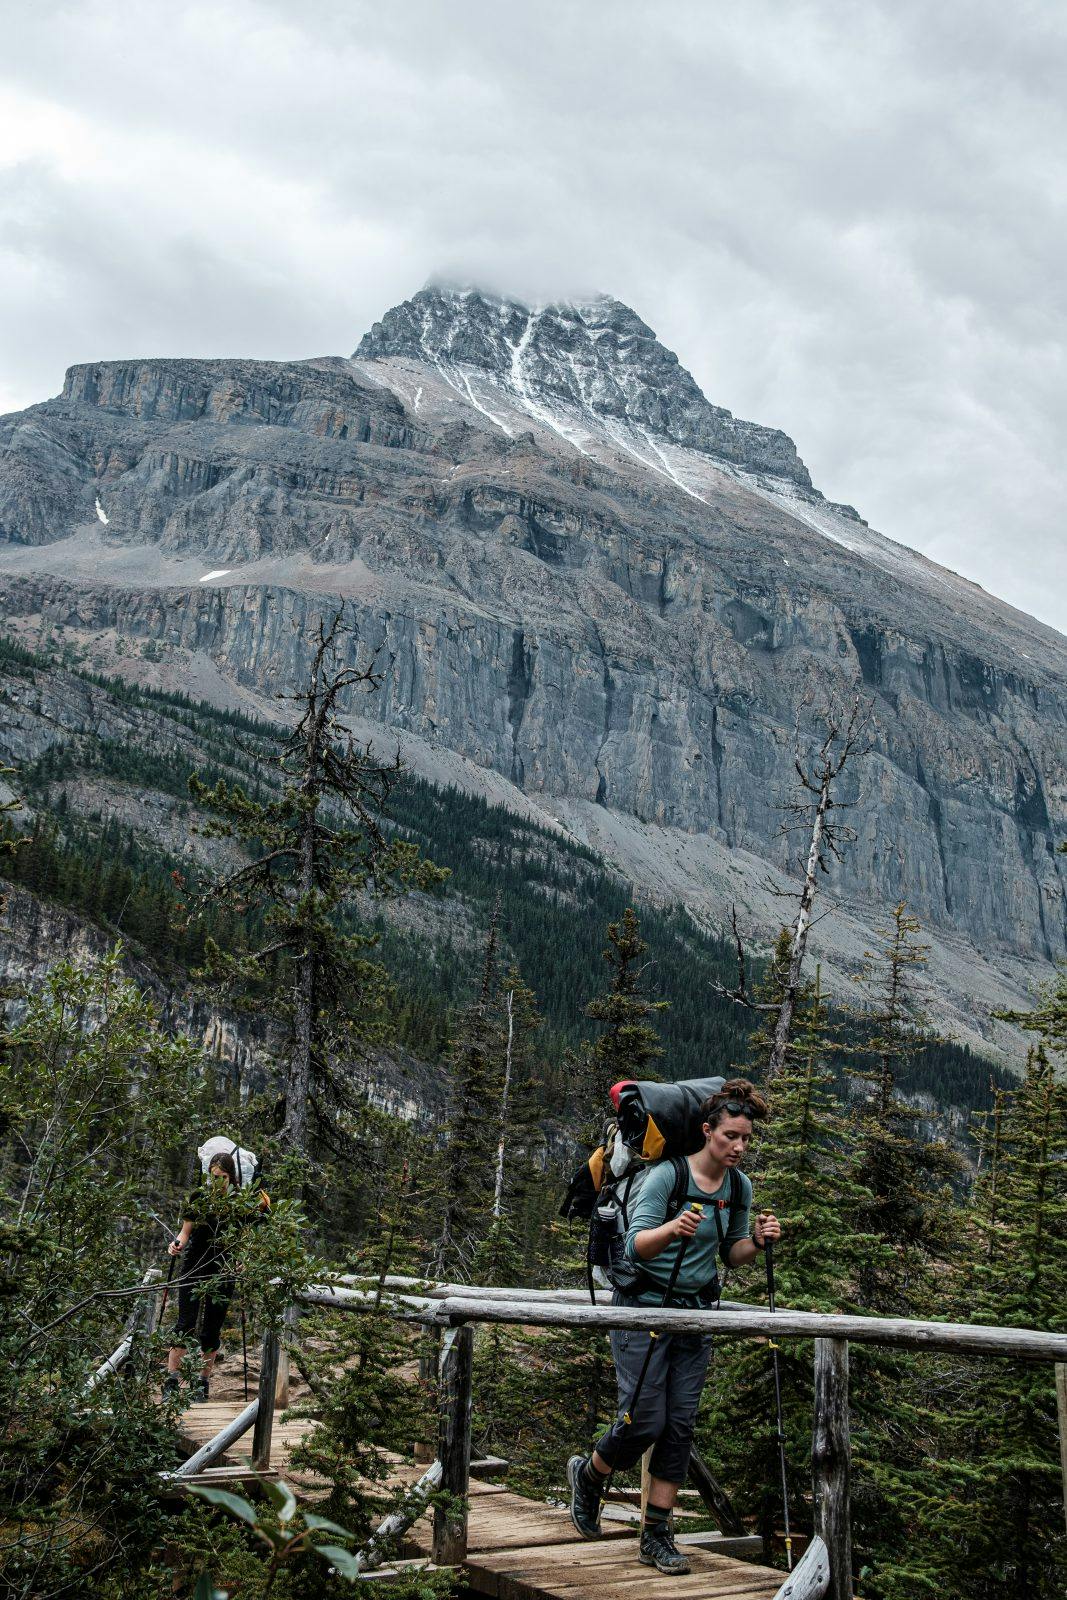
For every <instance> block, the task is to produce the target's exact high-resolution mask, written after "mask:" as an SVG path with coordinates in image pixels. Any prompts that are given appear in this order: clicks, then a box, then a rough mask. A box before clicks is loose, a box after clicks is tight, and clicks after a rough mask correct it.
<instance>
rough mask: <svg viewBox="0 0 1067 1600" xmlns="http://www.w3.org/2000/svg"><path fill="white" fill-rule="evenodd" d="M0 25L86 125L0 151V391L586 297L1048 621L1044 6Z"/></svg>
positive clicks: (327, 12)
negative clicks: (132, 357)
mask: <svg viewBox="0 0 1067 1600" xmlns="http://www.w3.org/2000/svg"><path fill="white" fill-rule="evenodd" d="M22 23H23V25H22V26H21V27H20V30H19V38H18V40H17V41H16V40H14V39H12V40H9V49H8V53H7V59H6V62H5V64H4V66H3V68H2V69H0V70H2V71H3V72H4V73H5V74H6V77H7V81H8V83H9V84H10V85H11V86H12V87H13V88H14V89H15V91H16V92H17V93H19V94H20V95H22V96H23V97H29V98H30V99H31V100H33V101H35V102H36V103H37V104H38V105H39V106H40V107H43V108H44V114H45V117H46V119H47V114H48V112H49V109H50V108H51V109H53V110H54V111H55V114H56V116H57V119H58V118H59V117H60V116H61V115H62V114H73V115H75V116H76V117H77V118H78V119H79V125H80V127H81V128H82V129H83V130H84V134H85V139H84V141H83V143H84V150H83V152H82V153H81V154H80V155H78V154H77V152H76V153H75V156H76V158H72V159H70V160H68V161H65V160H64V158H63V155H62V154H60V155H57V154H56V153H55V152H54V151H50V150H44V151H42V152H38V153H36V154H34V153H33V152H31V154H30V155H29V156H27V157H25V158H24V159H23V162H22V164H21V166H16V167H15V168H14V169H13V170H10V171H8V172H7V173H6V174H0V266H2V269H3V271H4V275H5V281H6V283H7V284H8V287H9V292H8V293H6V294H5V296H4V302H3V305H4V309H3V310H0V319H2V321H0V338H2V340H3V366H2V369H0V385H2V386H3V396H4V400H5V401H6V403H7V404H9V405H14V404H26V403H29V402H30V401H32V400H34V399H37V398H41V397H43V396H44V395H45V394H47V393H50V392H54V390H55V389H56V387H57V386H58V381H59V376H60V373H61V369H62V367H63V366H64V365H66V364H67V363H68V362H70V361H73V360H77V359H88V358H91V357H101V356H108V355H120V354H129V353H132V352H143V353H162V352H168V353H173V352H176V351H187V352H189V353H236V352H238V351H240V352H241V353H249V354H259V355H263V356H282V355H293V354H299V353H309V354H310V353H321V352H323V351H326V350H333V351H348V350H350V349H352V348H353V347H354V345H355V343H356V342H357V340H358V337H359V335H360V333H361V332H362V331H363V330H364V328H365V327H366V326H368V325H369V323H370V322H371V321H373V320H374V319H375V318H376V317H377V316H378V315H379V314H380V313H381V311H382V310H384V309H385V307H386V306H387V305H388V304H391V303H393V302H395V301H396V300H398V299H401V298H403V297H404V296H406V295H407V294H409V293H411V292H412V291H413V290H414V289H415V288H417V287H418V286H419V285H420V284H421V283H422V282H424V281H425V280H426V279H427V278H428V277H430V276H433V275H435V274H442V275H447V276H449V277H452V278H458V279H464V280H473V281H480V282H483V283H486V284H488V285H489V286H491V287H497V288H500V289H505V290H509V291H511V292H516V293H519V294H524V295H527V296H530V297H537V298H551V297H559V296H564V295H567V294H580V293H587V292H589V291H590V290H593V289H606V290H609V291H610V292H612V293H614V294H616V295H618V296H619V297H620V298H622V299H624V300H628V301H629V302H630V303H632V304H633V305H634V306H635V308H636V309H637V310H638V312H639V313H640V314H641V315H642V316H643V317H644V318H645V319H646V320H647V321H648V322H649V323H651V325H652V326H653V327H654V328H655V329H656V331H657V332H658V333H659V334H660V336H661V337H662V338H663V339H664V340H665V342H666V343H668V344H669V345H671V346H672V347H673V348H674V349H675V350H677V352H678V354H679V356H680V357H681V359H682V360H683V361H684V362H685V364H686V365H687V366H689V367H690V368H691V369H692V370H693V372H694V373H695V375H696V377H697V379H698V381H700V383H701V384H702V386H703V387H704V388H705V390H706V391H707V393H708V394H709V396H710V398H712V399H713V400H714V401H716V402H717V403H719V404H723V405H727V406H729V407H730V408H731V409H733V410H734V411H735V412H737V413H738V414H739V415H742V416H748V417H752V418H755V419H758V420H759V421H762V422H766V423H770V424H773V425H776V426H779V427H782V428H785V429H786V430H787V431H788V432H789V433H790V434H791V435H792V436H793V437H794V438H795V439H796V440H797V443H798V446H799V448H800V451H801V454H802V455H803V457H804V459H805V460H806V461H807V463H808V465H809V467H810V468H811V471H812V475H813V477H814V479H815V481H816V483H817V484H818V485H819V486H820V487H821V488H822V489H823V490H824V491H825V492H826V493H827V494H829V495H831V496H833V497H835V498H842V499H846V500H851V501H852V502H853V503H854V504H856V505H857V506H858V508H859V509H860V511H861V512H862V514H863V515H865V516H867V517H868V518H869V519H870V520H871V521H872V522H873V523H874V524H875V525H876V526H878V527H880V528H882V529H883V530H884V531H885V532H887V533H889V534H891V535H892V536H893V537H895V538H898V539H901V540H903V541H905V542H908V543H911V544H914V545H916V546H917V547H918V548H921V549H924V550H926V551H927V552H928V553H930V554H931V555H934V556H935V557H936V558H937V559H939V560H942V561H944V562H945V563H946V564H947V565H950V566H953V567H955V568H956V569H957V570H960V571H962V572H964V573H966V574H967V575H968V576H971V577H973V578H975V579H976V580H977V581H979V582H981V583H983V584H984V585H985V586H986V587H987V588H990V589H993V590H994V591H996V592H998V593H1000V594H1002V595H1004V597H1005V598H1007V599H1009V600H1011V601H1012V602H1013V603H1015V604H1018V605H1020V606H1022V607H1024V608H1025V609H1029V610H1032V611H1034V612H1035V613H1036V614H1038V615H1040V616H1042V617H1043V618H1044V619H1045V620H1048V621H1053V622H1057V621H1058V622H1060V623H1061V625H1062V622H1063V619H1064V609H1065V608H1064V600H1065V593H1064V586H1063V579H1062V576H1061V575H1060V574H1058V573H1057V571H1056V560H1057V556H1058V555H1059V552H1060V547H1061V543H1062V539H1061V534H1060V518H1061V511H1060V507H1061V506H1062V504H1063V503H1064V500H1065V497H1067V468H1065V466H1064V464H1063V460H1062V451H1061V447H1060V443H1059V441H1060V440H1061V439H1062V436H1063V424H1064V421H1065V411H1067V405H1065V400H1064V395H1065V382H1064V378H1065V372H1064V368H1065V365H1067V354H1065V343H1067V341H1065V334H1064V326H1065V309H1064V287H1063V282H1062V270H1061V267H1060V263H1061V262H1062V260H1063V258H1064V254H1065V245H1067V238H1065V234H1067V223H1065V220H1064V214H1063V208H1062V194H1063V192H1064V172H1063V152H1064V149H1065V148H1067V141H1065V138H1064V135H1065V132H1067V129H1065V126H1064V124H1065V120H1067V117H1065V112H1064V107H1063V104H1062V95H1061V92H1060V91H1061V86H1062V82H1063V81H1064V68H1065V66H1067V14H1065V13H1064V11H1063V9H1062V7H1060V6H1059V5H1058V3H1057V0H1043V3H1037V0H1029V3H1023V4H1021V5H1019V6H1016V7H1013V8H1010V9H1005V8H1004V7H1003V6H1002V5H993V4H990V3H988V0H949V3H947V4H944V5H941V6H937V7H930V6H929V5H926V4H920V3H918V0H869V3H866V4H855V3H854V0H853V3H846V0H838V3H835V0H808V3H798V4H793V5H790V6H789V7H783V6H781V5H780V4H775V3H772V0H751V3H749V4H747V5H746V6H744V7H736V6H727V5H725V4H723V5H716V4H708V3H706V0H689V3H681V0H676V3H674V4H671V5H661V6H649V5H648V4H647V3H637V0H630V3H616V4H611V3H608V0H583V4H582V5H580V6H575V5H573V4H570V3H563V0H543V3H541V4H536V5H534V4H530V3H521V4H516V5H513V6H510V7H507V8H502V7H500V6H499V4H492V5H491V4H488V3H486V0H465V3H463V4H461V5H444V4H440V3H438V0H405V3H401V4H398V5H395V6H391V7H382V6H381V5H380V4H370V3H366V0H359V3H356V4H351V3H348V0H305V3H304V4H302V5H301V6H300V7H299V8H294V7H293V6H292V5H291V4H289V3H288V0H276V3H271V0H221V3H217V4H215V5H212V6H208V5H203V4H192V5H188V6H183V7H177V8H172V9H171V10H164V8H162V7H158V8H157V7H151V6H150V7H145V6H142V5H138V4H135V3H133V0H112V3H110V4H103V3H99V0H89V3H83V4H80V5H78V6H69V5H57V4H50V3H48V0H44V3H38V4H37V5H36V6H35V7H34V8H32V10H30V9H27V11H26V13H25V16H24V18H23V19H22ZM57 40H58V41H59V43H58V45H57ZM0 160H2V157H0ZM1062 565H1063V563H1062V560H1061V561H1060V566H1061V567H1062ZM1057 582H1058V584H1059V587H1057Z"/></svg>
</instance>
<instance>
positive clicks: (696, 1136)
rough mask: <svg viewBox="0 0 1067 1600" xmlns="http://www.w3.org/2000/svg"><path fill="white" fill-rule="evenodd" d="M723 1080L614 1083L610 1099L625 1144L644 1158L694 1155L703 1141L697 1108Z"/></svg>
mask: <svg viewBox="0 0 1067 1600" xmlns="http://www.w3.org/2000/svg"><path fill="white" fill-rule="evenodd" d="M725 1082H726V1079H725V1078H683V1079H682V1080H681V1081H680V1082H679V1083H637V1082H635V1081H634V1080H633V1079H630V1080H627V1081H623V1082H621V1083H617V1084H615V1086H614V1087H613V1088H612V1090H611V1099H612V1103H613V1104H614V1106H615V1109H616V1111H617V1112H618V1119H619V1132H620V1133H621V1134H622V1137H623V1141H624V1143H625V1144H627V1145H628V1146H629V1147H630V1149H631V1150H635V1151H636V1152H637V1154H638V1155H640V1156H643V1157H644V1158H645V1160H646V1161H658V1160H659V1159H660V1157H661V1156H691V1155H695V1153H696V1152H697V1151H698V1150H699V1149H700V1147H701V1145H702V1144H703V1143H704V1131H703V1128H704V1124H703V1119H702V1117H701V1115H700V1108H701V1106H702V1105H703V1104H704V1101H705V1100H706V1099H707V1098H708V1096H709V1095H712V1094H718V1093H719V1091H720V1090H721V1089H722V1087H723V1085H724V1084H725Z"/></svg>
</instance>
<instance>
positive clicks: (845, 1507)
mask: <svg viewBox="0 0 1067 1600" xmlns="http://www.w3.org/2000/svg"><path fill="white" fill-rule="evenodd" d="M851 1465H852V1446H851V1441H850V1438H849V1427H848V1344H847V1343H846V1341H845V1340H844V1339H816V1341H815V1425H814V1430H813V1433H812V1441H811V1467H812V1485H813V1489H814V1498H815V1531H816V1533H817V1534H818V1535H819V1537H820V1538H821V1539H822V1541H823V1543H824V1545H825V1546H826V1551H827V1559H828V1562H829V1569H830V1575H829V1587H828V1588H827V1590H826V1593H827V1595H828V1596H829V1597H830V1600H852V1534H851V1529H850V1525H849V1477H850V1473H851Z"/></svg>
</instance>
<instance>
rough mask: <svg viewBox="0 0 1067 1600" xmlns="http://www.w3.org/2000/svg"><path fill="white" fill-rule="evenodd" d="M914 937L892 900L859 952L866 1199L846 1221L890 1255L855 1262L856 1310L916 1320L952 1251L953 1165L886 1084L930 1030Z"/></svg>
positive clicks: (922, 956)
mask: <svg viewBox="0 0 1067 1600" xmlns="http://www.w3.org/2000/svg"><path fill="white" fill-rule="evenodd" d="M919 931H920V925H919V922H918V920H917V918H915V917H914V916H912V915H911V914H910V913H909V911H908V909H907V906H906V904H905V903H904V902H903V901H901V902H900V903H899V904H898V905H896V906H895V907H894V909H893V914H892V921H891V923H890V924H889V925H888V926H887V927H885V928H882V929H880V930H879V937H880V948H879V949H878V950H876V951H867V952H866V953H865V962H866V968H865V973H864V981H865V983H866V985H867V988H868V991H869V993H870V994H871V996H872V1004H871V1005H870V1006H869V1008H868V1009H867V1010H866V1011H864V1012H863V1013H861V1019H860V1020H861V1024H862V1026H863V1028H864V1029H865V1031H866V1038H865V1039H864V1041H863V1044H862V1050H863V1053H864V1054H865V1055H866V1056H867V1057H869V1058H870V1059H871V1060H872V1062H873V1066H872V1067H871V1068H870V1069H869V1070H866V1071H863V1072H860V1071H856V1072H854V1073H853V1077H854V1078H856V1079H857V1080H858V1081H860V1082H862V1083H864V1084H866V1085H867V1088H866V1091H865V1093H864V1096H863V1103H862V1109H861V1113H860V1119H859V1141H858V1146H857V1153H856V1167H855V1178H856V1181H857V1182H858V1183H859V1184H861V1185H862V1186H864V1187H865V1188H866V1189H867V1190H868V1191H869V1192H870V1196H871V1198H870V1200H869V1201H868V1202H867V1203H866V1204H865V1205H863V1206H862V1207H861V1208H860V1210H859V1212H858V1214H857V1217H856V1221H857V1225H858V1227H859V1229H860V1231H861V1232H864V1233H870V1234H874V1235H875V1236H876V1237H878V1238H879V1239H881V1240H882V1241H883V1243H884V1244H886V1245H889V1246H891V1248H892V1251H893V1255H892V1256H887V1255H885V1254H880V1255H872V1256H871V1257H870V1259H869V1260H868V1261H867V1262H866V1263H865V1264H864V1267H863V1269H862V1271H861V1273H860V1279H859V1285H858V1299H859V1302H860V1305H861V1306H862V1308H863V1309H864V1310H866V1311H873V1312H878V1313H880V1314H882V1315H894V1314H896V1315H908V1314H916V1308H917V1306H918V1304H919V1303H920V1302H921V1299H922V1294H923V1287H924V1279H925V1277H926V1274H927V1273H928V1272H929V1270H930V1267H931V1265H932V1264H933V1263H934V1262H945V1261H947V1260H949V1259H950V1258H951V1257H952V1255H953V1254H954V1252H955V1246H956V1227H955V1225H954V1222H953V1220H952V1212H953V1195H952V1191H951V1187H950V1185H951V1180H952V1179H953V1178H954V1177H955V1176H956V1175H957V1174H958V1173H959V1172H960V1170H961V1168H962V1160H961V1158H960V1156H959V1155H957V1153H956V1152H955V1151H954V1150H952V1149H951V1148H950V1146H948V1145H947V1144H946V1143H945V1141H944V1140H942V1139H935V1140H925V1139H923V1138H922V1137H920V1135H919V1134H918V1133H917V1132H916V1123H917V1121H918V1113H917V1112H916V1110H915V1109H914V1107H912V1106H909V1105H908V1104H907V1103H906V1102H905V1101H904V1100H903V1099H902V1098H901V1097H900V1095H899V1094H898V1093H897V1088H896V1084H897V1077H898V1075H899V1073H900V1070H901V1067H902V1066H903V1065H904V1064H905V1063H906V1062H907V1061H909V1060H910V1059H911V1057H912V1056H913V1055H914V1054H915V1053H916V1052H917V1051H918V1050H919V1049H921V1048H922V1045H923V1040H924V1036H926V1035H928V1033H929V1031H930V1028H929V1023H928V1020H927V1017H926V1014H925V1010H924V1006H923V999H922V993H921V989H920V984H919V975H920V974H921V971H922V969H923V968H924V966H925V964H926V957H927V954H928V951H929V946H928V945H924V944H922V943H920V942H919V941H918V938H917V935H918V933H919Z"/></svg>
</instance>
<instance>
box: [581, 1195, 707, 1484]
mask: <svg viewBox="0 0 1067 1600" xmlns="http://www.w3.org/2000/svg"><path fill="white" fill-rule="evenodd" d="M689 1210H690V1211H695V1212H696V1213H697V1215H698V1216H701V1215H702V1214H703V1211H704V1207H703V1206H702V1205H701V1204H700V1203H699V1202H698V1201H695V1200H694V1201H693V1203H692V1204H691V1205H690V1207H689ZM690 1242H691V1241H690V1239H688V1238H686V1239H683V1240H682V1244H681V1249H680V1250H679V1251H678V1257H677V1259H676V1261H675V1263H674V1266H673V1267H672V1268H671V1275H670V1277H669V1278H668V1279H667V1287H666V1289H665V1290H664V1291H663V1299H662V1300H661V1301H660V1303H659V1304H660V1310H663V1309H664V1308H665V1307H666V1306H668V1305H670V1302H671V1295H672V1294H673V1293H674V1286H675V1284H676V1283H677V1282H678V1274H679V1272H680V1271H681V1270H682V1262H683V1261H684V1260H685V1253H686V1251H687V1250H688V1249H689V1245H690ZM659 1337H660V1335H659V1334H658V1333H656V1332H655V1330H654V1329H651V1328H650V1329H649V1334H648V1349H647V1350H646V1351H645V1359H644V1361H643V1362H642V1363H641V1371H640V1372H639V1373H638V1375H637V1382H636V1383H635V1384H634V1392H633V1394H632V1395H631V1396H630V1399H629V1402H628V1404H627V1406H626V1410H625V1411H624V1412H623V1414H622V1433H621V1434H620V1435H619V1442H621V1440H623V1439H624V1438H625V1437H626V1430H627V1428H630V1427H632V1426H633V1420H634V1412H635V1411H636V1410H637V1402H638V1401H639V1400H640V1398H641V1390H642V1389H643V1388H644V1386H645V1378H646V1377H647V1376H648V1369H649V1367H650V1366H651V1365H652V1352H653V1350H654V1349H655V1346H656V1340H657V1339H658V1338H659ZM618 1453H619V1449H618V1442H617V1443H616V1446H615V1454H616V1456H617V1455H618ZM614 1476H615V1465H614V1463H612V1467H611V1471H610V1472H609V1473H608V1476H607V1481H606V1482H605V1484H604V1489H603V1493H602V1495H601V1504H606V1503H607V1498H608V1490H609V1489H610V1488H611V1481H612V1479H613V1478H614Z"/></svg>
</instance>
